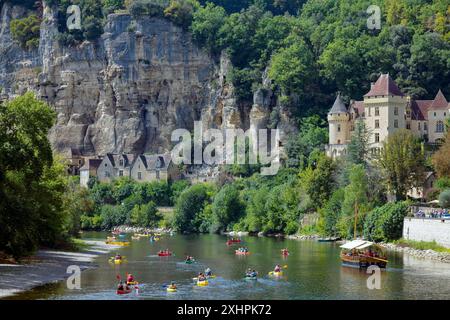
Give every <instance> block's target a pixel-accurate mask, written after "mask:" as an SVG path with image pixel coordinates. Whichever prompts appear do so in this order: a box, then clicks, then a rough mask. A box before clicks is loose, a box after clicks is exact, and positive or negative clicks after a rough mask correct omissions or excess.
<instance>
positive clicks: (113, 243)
mask: <svg viewBox="0 0 450 320" xmlns="http://www.w3.org/2000/svg"><path fill="white" fill-rule="evenodd" d="M105 243H106V244H110V245H112V246H121V247H124V246H128V245H130V243H129V242H125V241H106V242H105Z"/></svg>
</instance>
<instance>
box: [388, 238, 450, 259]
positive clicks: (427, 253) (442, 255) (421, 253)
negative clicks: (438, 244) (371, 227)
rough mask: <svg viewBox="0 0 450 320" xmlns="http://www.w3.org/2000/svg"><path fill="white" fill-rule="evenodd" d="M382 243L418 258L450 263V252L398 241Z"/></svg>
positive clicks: (389, 248)
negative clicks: (425, 248)
mask: <svg viewBox="0 0 450 320" xmlns="http://www.w3.org/2000/svg"><path fill="white" fill-rule="evenodd" d="M380 245H381V246H382V247H384V248H386V249H388V250H391V251H395V252H402V253H406V254H409V255H411V256H413V257H416V258H421V259H428V260H435V261H440V262H444V263H450V253H448V252H437V251H434V250H432V249H427V250H422V249H416V248H412V247H409V246H405V245H402V244H396V243H380Z"/></svg>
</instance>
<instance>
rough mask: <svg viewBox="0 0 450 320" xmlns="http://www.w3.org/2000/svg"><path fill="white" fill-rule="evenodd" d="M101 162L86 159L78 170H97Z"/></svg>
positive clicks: (100, 160)
mask: <svg viewBox="0 0 450 320" xmlns="http://www.w3.org/2000/svg"><path fill="white" fill-rule="evenodd" d="M102 161H103V160H102V159H86V161H85V163H84V165H83V166H82V167H81V168H80V170H90V169H95V170H97V169H98V167H100V164H101V163H102Z"/></svg>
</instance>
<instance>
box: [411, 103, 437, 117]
mask: <svg viewBox="0 0 450 320" xmlns="http://www.w3.org/2000/svg"><path fill="white" fill-rule="evenodd" d="M432 102H433V100H412V101H411V111H412V117H411V118H412V119H413V120H421V121H423V120H428V109H430V107H431V104H432Z"/></svg>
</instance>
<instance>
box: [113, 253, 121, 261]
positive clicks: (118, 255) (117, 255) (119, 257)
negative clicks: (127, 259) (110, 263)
mask: <svg viewBox="0 0 450 320" xmlns="http://www.w3.org/2000/svg"><path fill="white" fill-rule="evenodd" d="M114 260H122V256H121V255H120V254H118V253H116V255H115V257H114Z"/></svg>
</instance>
